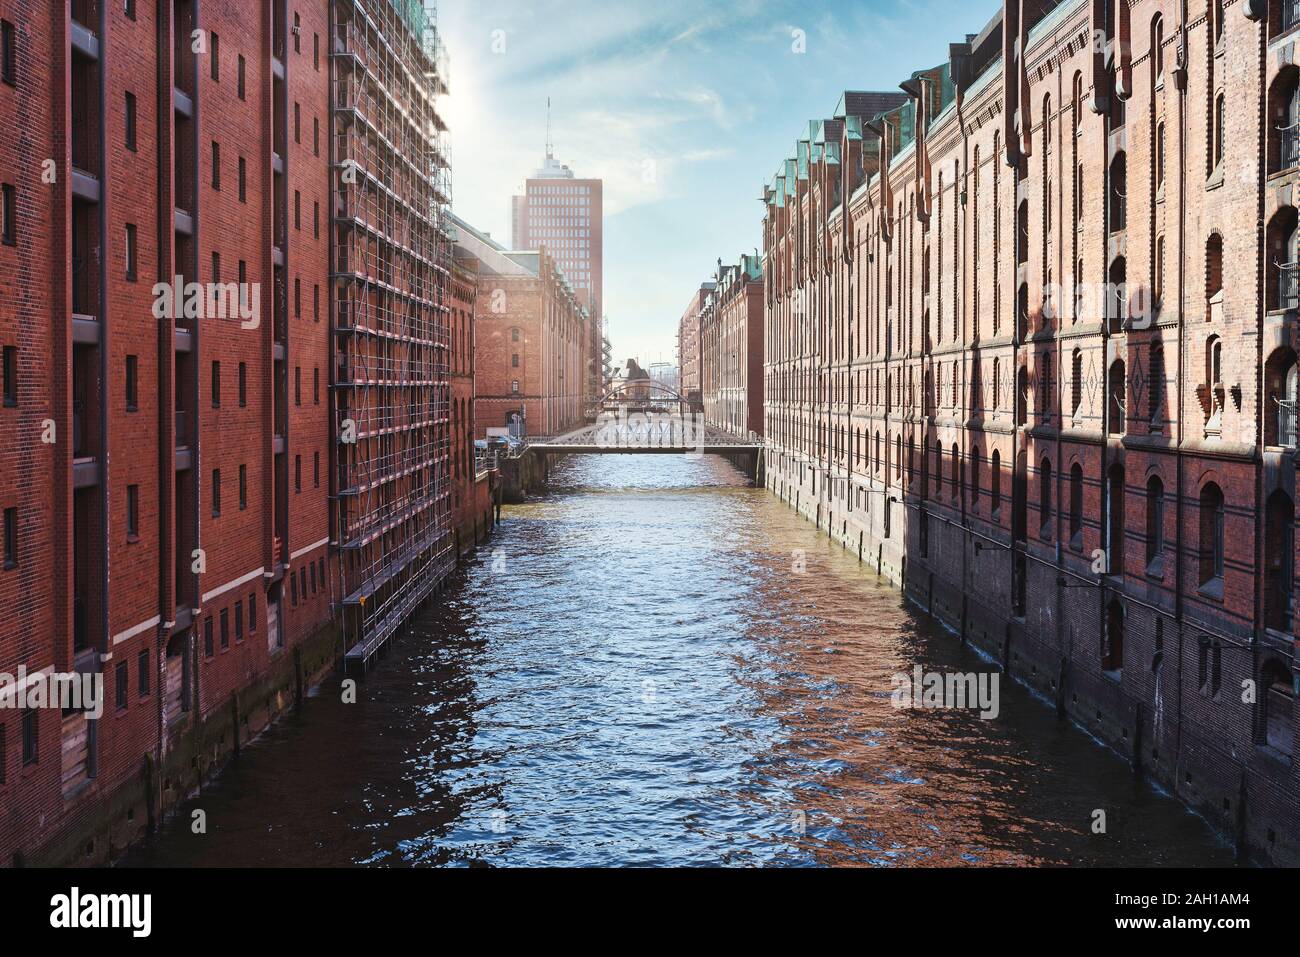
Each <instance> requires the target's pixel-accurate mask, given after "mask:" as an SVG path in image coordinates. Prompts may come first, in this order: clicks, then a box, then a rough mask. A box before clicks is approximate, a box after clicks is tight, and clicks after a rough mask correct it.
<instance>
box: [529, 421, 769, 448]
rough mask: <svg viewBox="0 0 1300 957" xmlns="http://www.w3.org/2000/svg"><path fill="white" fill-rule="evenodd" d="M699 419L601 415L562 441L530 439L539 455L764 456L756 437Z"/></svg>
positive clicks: (531, 445)
mask: <svg viewBox="0 0 1300 957" xmlns="http://www.w3.org/2000/svg"><path fill="white" fill-rule="evenodd" d="M702 420H703V416H699V415H677V414H662V413H632V414H630V415H621V414H620V415H610V414H602V415H601V416H599V417H598V418H597V419H596V421H595V422H594V423H592V424H591V425H587V426H584V427H583V428H581V429H577V430H575V431H573V432H569V433H566V434H565V435H556V436H542V437H537V438H530V439H528V446H527V450H528V451H529V452H534V453H537V454H542V455H655V454H658V455H727V456H732V455H738V454H744V453H749V454H753V455H755V456H757V455H758V453H760V452H762V450H763V441H762V439H760V438H758V437H757V436H753V435H750V436H739V435H735V434H733V433H731V432H727V431H726V430H724V429H719V428H716V427H715V426H711V425H706V424H705V423H704V422H703V421H702Z"/></svg>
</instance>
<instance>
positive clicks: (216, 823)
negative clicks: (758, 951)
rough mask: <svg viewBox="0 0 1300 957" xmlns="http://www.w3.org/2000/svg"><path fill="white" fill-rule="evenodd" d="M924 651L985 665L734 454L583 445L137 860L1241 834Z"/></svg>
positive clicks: (733, 860) (816, 855)
mask: <svg viewBox="0 0 1300 957" xmlns="http://www.w3.org/2000/svg"><path fill="white" fill-rule="evenodd" d="M801 553H802V559H803V562H804V564H805V565H806V568H805V570H804V572H803V573H802V574H801V573H799V572H798V571H797V570H796V569H797V566H798V563H799V560H800V554H801ZM915 664H921V665H923V666H924V667H925V668H926V669H927V670H933V671H961V672H970V671H980V672H988V671H991V670H993V669H992V666H991V665H990V664H989V663H988V662H987V661H985V660H984V659H982V658H980V657H979V656H978V655H976V654H975V653H973V652H971V651H968V650H964V649H962V648H961V647H960V645H959V644H958V642H957V641H956V639H955V638H953V637H952V636H951V635H950V634H948V633H946V632H943V631H940V630H938V629H936V628H934V627H932V626H931V625H929V624H927V623H926V622H925V620H924V616H923V615H920V614H919V613H918V612H916V611H915V610H914V609H912V608H910V607H909V606H906V605H905V604H904V603H903V602H902V600H901V598H900V596H899V594H898V593H897V592H896V591H894V590H893V589H892V588H891V587H889V586H888V585H887V584H885V583H884V582H882V581H880V580H879V579H877V577H876V576H875V574H874V572H872V571H870V570H869V569H868V568H867V567H866V566H863V565H860V564H859V563H858V561H857V559H856V558H855V557H853V556H851V555H849V554H847V553H846V552H844V551H842V550H841V549H840V548H839V547H838V546H834V545H832V544H830V543H829V542H827V541H826V539H825V538H824V537H822V536H820V535H819V534H818V533H817V532H816V530H815V529H813V528H812V526H810V525H809V524H808V523H807V522H805V521H804V520H803V519H802V518H800V517H798V516H797V515H796V514H795V513H794V512H792V511H791V510H789V509H788V508H787V507H786V506H785V505H783V504H781V503H780V502H779V501H778V500H777V499H776V498H774V497H773V496H771V495H770V494H768V493H766V492H765V491H763V490H755V489H750V488H747V487H745V485H744V481H743V479H742V478H741V477H740V475H739V474H738V473H737V472H736V471H735V470H733V469H732V468H731V466H730V465H728V464H727V463H725V462H724V461H722V460H719V459H712V458H706V459H704V460H702V461H691V460H686V459H679V458H674V457H669V456H596V457H583V458H574V459H569V460H567V461H565V462H563V463H561V464H560V465H559V466H558V467H557V469H556V470H555V472H554V473H553V476H552V487H551V491H550V494H549V495H548V496H547V497H545V498H543V499H538V500H535V501H533V502H530V503H529V504H527V505H523V506H516V507H513V508H507V509H506V511H505V515H504V523H503V525H502V526H501V527H500V528H499V529H498V531H497V534H496V536H495V537H494V539H493V540H492V542H491V543H490V545H488V546H485V547H484V548H483V549H482V550H480V552H479V553H478V555H477V556H476V557H475V559H474V560H473V561H472V562H471V563H470V564H469V565H468V566H467V567H466V569H465V570H464V571H463V573H462V574H461V575H460V576H459V578H458V580H457V582H456V583H455V585H454V586H453V587H452V588H451V589H450V590H449V591H448V592H447V593H446V597H445V601H444V602H443V603H442V604H441V606H440V607H439V608H438V609H436V610H435V611H432V612H430V613H428V614H426V615H425V616H423V617H422V618H421V619H420V620H418V621H416V622H414V623H413V627H412V628H411V629H410V631H409V633H408V634H407V635H406V636H405V637H403V638H402V639H400V640H399V641H398V642H396V643H395V644H394V645H393V647H392V648H391V649H390V650H389V651H388V652H387V654H386V656H385V657H384V659H383V660H382V661H381V662H380V664H379V666H378V667H377V668H376V669H375V670H374V671H372V673H371V674H370V675H369V676H368V677H367V678H366V679H365V680H364V681H363V682H361V683H360V686H359V698H360V700H359V701H358V703H356V704H343V703H341V701H340V694H339V686H338V683H337V681H335V682H333V683H331V684H328V685H326V686H325V687H323V688H322V689H320V691H319V692H318V693H317V694H316V695H315V696H314V697H313V698H312V700H310V701H309V702H308V703H307V705H306V706H305V707H304V708H303V709H302V711H301V712H300V713H298V714H296V715H293V716H291V717H289V718H287V719H285V720H284V721H282V722H281V723H279V724H278V725H276V726H275V727H274V728H272V729H271V730H270V731H269V732H268V733H267V734H265V735H264V736H263V737H262V738H261V739H259V740H258V741H257V742H255V743H254V744H253V745H252V746H250V747H248V748H246V749H245V751H244V753H243V755H242V756H241V757H240V759H239V760H238V761H236V762H235V763H233V764H232V765H231V766H230V768H229V769H228V770H227V771H226V772H225V773H224V775H223V776H222V777H221V778H220V779H219V780H218V781H217V782H216V783H215V784H213V785H212V786H210V787H209V788H208V789H207V790H205V792H204V793H203V794H202V795H201V796H199V797H197V798H196V799H195V800H194V801H193V802H192V803H191V807H199V808H202V809H203V810H204V811H205V812H206V814H207V821H208V833H207V834H205V835H193V834H191V833H190V830H189V826H188V825H189V820H190V815H189V810H190V809H191V807H187V808H186V809H185V812H184V813H183V814H182V815H180V816H178V818H177V819H176V823H173V824H170V825H168V826H167V827H166V828H164V829H163V831H162V832H161V834H160V835H159V836H158V837H157V838H156V839H155V840H153V841H152V842H150V843H149V844H147V845H145V846H143V847H141V848H140V849H138V850H137V851H136V852H133V854H132V855H131V857H130V858H129V859H128V861H127V863H130V864H137V865H200V866H228V865H230V866H233V865H253V866H257V865H348V864H370V865H386V866H394V865H396V866H403V865H423V864H460V865H463V864H491V865H540V864H549V865H628V864H630V865H660V864H684V865H714V864H723V865H727V864H731V865H759V864H784V865H819V864H858V865H876V866H915V865H1025V864H1047V865H1066V864H1070V865H1078V864H1085V865H1120V866H1126V865H1133V866H1141V865H1211V864H1213V865H1226V864H1231V863H1232V855H1231V853H1230V852H1229V851H1228V849H1227V848H1226V847H1225V846H1224V845H1223V844H1222V843H1221V842H1220V841H1218V840H1217V839H1216V838H1215V837H1214V836H1213V835H1212V834H1211V832H1210V830H1209V829H1208V827H1207V826H1206V825H1205V824H1204V823H1203V822H1202V821H1201V820H1200V819H1198V818H1197V817H1195V816H1193V815H1191V814H1189V813H1187V812H1186V811H1185V810H1183V809H1182V807H1181V805H1179V804H1178V803H1177V802H1175V801H1173V800H1172V799H1170V798H1168V797H1165V796H1162V795H1160V794H1157V793H1155V792H1153V791H1152V790H1151V789H1150V788H1148V787H1146V786H1144V785H1139V784H1137V783H1135V782H1134V780H1133V776H1132V774H1131V772H1130V770H1129V768H1128V765H1127V764H1126V762H1124V761H1123V760H1122V759H1121V758H1119V757H1118V756H1117V755H1116V754H1114V753H1112V752H1110V751H1108V750H1105V749H1103V748H1101V747H1100V746H1098V745H1097V744H1095V743H1094V742H1093V741H1092V740H1091V739H1090V738H1088V737H1087V736H1086V735H1085V734H1083V733H1082V732H1081V731H1079V730H1077V729H1075V728H1072V727H1069V726H1062V725H1060V724H1059V723H1058V722H1057V720H1056V717H1055V713H1054V711H1053V710H1052V709H1051V708H1050V707H1048V706H1047V705H1046V704H1045V703H1044V702H1042V701H1041V700H1037V699H1035V698H1034V697H1033V696H1031V695H1030V694H1029V693H1028V692H1026V691H1025V690H1024V689H1022V688H1020V687H1018V686H1012V685H1006V686H1004V687H1003V688H1002V696H1001V698H1002V700H1001V715H1000V716H999V717H998V719H997V720H994V721H984V720H981V719H980V718H979V717H978V716H977V715H976V714H975V713H973V712H967V711H951V710H949V711H900V710H895V709H894V708H893V707H892V706H891V703H890V700H889V699H890V689H891V683H890V677H891V676H892V675H894V674H896V673H900V672H910V671H911V669H912V667H913V665H915ZM1095 810H1104V811H1106V814H1107V824H1108V833H1107V834H1105V835H1094V834H1093V833H1092V832H1091V825H1092V822H1093V813H1094V811H1095Z"/></svg>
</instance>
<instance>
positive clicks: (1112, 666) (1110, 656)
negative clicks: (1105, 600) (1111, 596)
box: [1101, 599, 1124, 674]
mask: <svg viewBox="0 0 1300 957" xmlns="http://www.w3.org/2000/svg"><path fill="white" fill-rule="evenodd" d="M1123 669H1124V606H1123V605H1121V604H1120V603H1119V600H1118V599H1115V600H1112V601H1111V603H1110V605H1108V606H1107V608H1106V637H1105V642H1104V644H1103V646H1102V654H1101V670H1102V671H1108V672H1110V673H1111V674H1117V673H1118V672H1120V671H1122V670H1123Z"/></svg>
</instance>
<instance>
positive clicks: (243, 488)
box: [239, 465, 248, 512]
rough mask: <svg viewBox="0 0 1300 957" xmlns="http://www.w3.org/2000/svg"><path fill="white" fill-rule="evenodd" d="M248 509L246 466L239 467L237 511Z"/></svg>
mask: <svg viewBox="0 0 1300 957" xmlns="http://www.w3.org/2000/svg"><path fill="white" fill-rule="evenodd" d="M246 508H248V466H247V465H241V466H240V467H239V510H240V511H241V512H242V511H243V510H244V509H246Z"/></svg>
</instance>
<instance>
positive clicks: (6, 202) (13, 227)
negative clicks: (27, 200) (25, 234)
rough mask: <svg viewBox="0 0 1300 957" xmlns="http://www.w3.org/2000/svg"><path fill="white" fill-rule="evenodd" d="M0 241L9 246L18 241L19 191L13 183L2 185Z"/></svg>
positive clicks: (0, 188) (0, 187)
mask: <svg viewBox="0 0 1300 957" xmlns="http://www.w3.org/2000/svg"><path fill="white" fill-rule="evenodd" d="M0 241H2V242H4V243H5V245H7V246H13V245H15V244H16V243H17V242H18V192H17V190H15V189H14V187H13V184H12V183H5V184H3V185H0Z"/></svg>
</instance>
